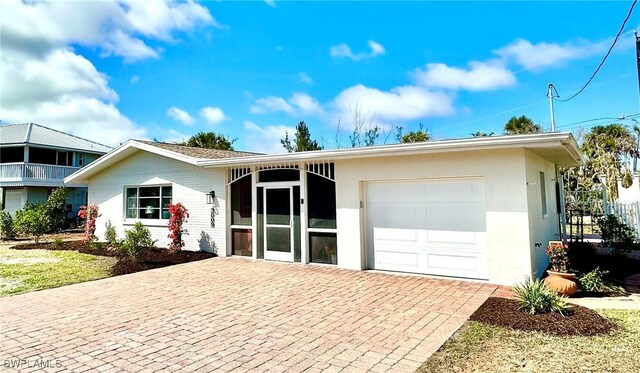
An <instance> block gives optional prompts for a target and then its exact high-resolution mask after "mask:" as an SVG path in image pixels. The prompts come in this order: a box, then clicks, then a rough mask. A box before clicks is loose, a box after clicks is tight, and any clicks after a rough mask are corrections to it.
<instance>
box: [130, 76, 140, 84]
mask: <svg viewBox="0 0 640 373" xmlns="http://www.w3.org/2000/svg"><path fill="white" fill-rule="evenodd" d="M139 81H140V77H139V76H138V75H134V76H132V77H131V79H130V82H131V84H136V83H138V82H139Z"/></svg>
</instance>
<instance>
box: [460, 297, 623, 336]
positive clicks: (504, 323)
mask: <svg viewBox="0 0 640 373" xmlns="http://www.w3.org/2000/svg"><path fill="white" fill-rule="evenodd" d="M469 319H470V320H473V321H478V322H482V323H485V324H489V325H497V326H501V327H505V328H509V329H515V330H522V331H535V332H543V333H548V334H552V335H560V336H574V335H577V336H593V335H602V334H607V333H609V332H611V331H612V330H614V329H616V327H617V326H616V324H614V323H612V322H611V321H609V319H607V318H606V317H603V316H601V315H600V314H598V313H597V312H595V311H592V310H590V309H588V308H585V307H581V306H577V305H572V311H571V313H570V314H567V315H565V316H562V315H560V314H559V313H555V312H551V313H545V314H538V315H530V314H529V313H527V312H525V311H523V310H520V309H518V302H517V301H515V300H513V299H507V298H496V297H490V298H489V299H487V301H486V302H484V304H483V305H482V306H480V308H478V309H477V310H476V312H474V313H473V315H471V317H470V318H469Z"/></svg>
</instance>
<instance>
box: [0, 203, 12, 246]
mask: <svg viewBox="0 0 640 373" xmlns="http://www.w3.org/2000/svg"><path fill="white" fill-rule="evenodd" d="M0 238H2V239H3V240H11V239H14V238H16V227H15V224H14V221H13V218H12V217H11V214H9V213H8V212H7V211H5V210H2V211H0Z"/></svg>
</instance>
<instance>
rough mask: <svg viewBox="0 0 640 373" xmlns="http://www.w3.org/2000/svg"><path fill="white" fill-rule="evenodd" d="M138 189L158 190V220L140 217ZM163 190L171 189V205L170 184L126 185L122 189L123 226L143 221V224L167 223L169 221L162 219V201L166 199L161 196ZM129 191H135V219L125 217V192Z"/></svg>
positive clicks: (171, 186)
mask: <svg viewBox="0 0 640 373" xmlns="http://www.w3.org/2000/svg"><path fill="white" fill-rule="evenodd" d="M140 188H160V191H159V192H160V194H159V196H158V199H159V200H160V203H159V206H160V207H159V210H160V211H159V214H158V216H159V218H158V219H149V218H144V217H142V218H141V217H140ZM163 188H171V203H173V185H172V184H154V185H128V186H125V187H124V190H123V193H122V195H123V202H124V205H123V217H124V222H125V224H133V223H134V222H137V221H143V222H163V223H164V222H167V221H169V219H163V218H162V199H163V198H167V197H163V196H162V190H163ZM129 189H136V209H135V210H136V217H133V218H130V217H127V190H129ZM143 198H151V197H143Z"/></svg>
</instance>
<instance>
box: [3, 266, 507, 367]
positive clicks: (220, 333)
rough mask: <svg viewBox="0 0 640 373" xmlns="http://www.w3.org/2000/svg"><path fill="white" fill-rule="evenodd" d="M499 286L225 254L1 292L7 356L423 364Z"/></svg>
mask: <svg viewBox="0 0 640 373" xmlns="http://www.w3.org/2000/svg"><path fill="white" fill-rule="evenodd" d="M494 289H495V286H491V285H484V284H477V283H470V282H461V281H451V280H440V279H431V278H424V277H418V276H401V275H393V274H383V273H371V272H358V271H348V270H340V269H335V268H329V267H324V266H322V267H321V266H310V265H306V266H304V265H299V264H282V263H272V262H265V261H253V260H245V259H238V258H216V259H211V260H206V261H201V262H196V263H190V264H184V265H179V266H174V267H169V268H163V269H158V270H152V271H147V272H140V273H136V274H132V275H127V276H120V277H114V278H109V279H105V280H99V281H94V282H88V283H83V284H76V285H70V286H66V287H62V288H58V289H50V290H44V291H39V292H34V293H29V294H23V295H17V296H10V297H5V298H2V299H0V313H1V318H0V360H1V361H2V363H3V366H2V367H3V368H6V367H7V366H8V364H11V362H14V363H15V360H13V359H25V360H27V361H26V364H28V365H30V366H34V365H35V366H43V364H44V365H45V366H46V365H47V364H48V365H50V366H54V367H55V366H56V365H57V366H59V367H60V368H59V370H67V369H68V370H72V371H83V370H100V371H104V370H108V371H122V370H128V371H136V372H137V371H143V370H146V371H158V370H163V369H165V370H168V371H177V370H180V371H192V370H200V371H231V370H237V371H247V370H257V371H265V370H272V371H285V370H286V371H292V372H295V371H308V372H314V371H329V372H331V371H339V370H343V369H344V370H346V371H369V370H370V371H413V370H415V369H416V368H417V367H419V366H420V364H421V363H422V362H423V361H425V360H426V359H427V357H428V356H429V355H430V354H431V353H432V352H434V351H435V350H437V349H438V348H439V347H440V346H441V344H442V343H443V342H444V341H445V340H446V339H447V338H448V337H449V336H450V335H451V334H452V333H453V332H454V331H455V330H457V329H458V327H460V325H462V323H463V322H464V321H465V320H466V319H467V317H468V316H469V315H471V313H472V312H473V311H474V310H475V309H476V308H477V307H478V306H479V305H480V304H482V302H484V300H485V299H486V298H487V297H488V296H489V295H490V294H491V293H492V292H493V291H494ZM22 364H23V365H22V367H23V368H24V367H25V365H24V364H25V362H22Z"/></svg>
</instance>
